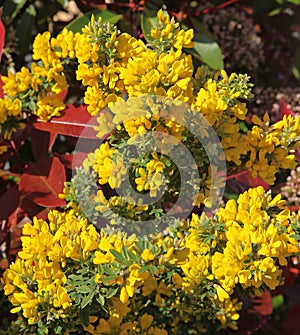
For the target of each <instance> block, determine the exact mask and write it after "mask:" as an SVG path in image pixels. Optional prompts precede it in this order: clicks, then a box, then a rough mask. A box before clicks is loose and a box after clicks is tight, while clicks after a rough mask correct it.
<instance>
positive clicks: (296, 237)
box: [290, 234, 300, 241]
mask: <svg viewBox="0 0 300 335" xmlns="http://www.w3.org/2000/svg"><path fill="white" fill-rule="evenodd" d="M290 237H291V238H294V239H295V240H297V241H300V235H298V234H292V235H290Z"/></svg>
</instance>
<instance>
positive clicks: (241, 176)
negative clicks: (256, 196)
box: [227, 170, 270, 191]
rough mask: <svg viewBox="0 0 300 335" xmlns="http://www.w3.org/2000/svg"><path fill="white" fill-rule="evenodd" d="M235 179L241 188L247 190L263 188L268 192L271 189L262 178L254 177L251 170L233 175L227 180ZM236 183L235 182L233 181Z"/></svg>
mask: <svg viewBox="0 0 300 335" xmlns="http://www.w3.org/2000/svg"><path fill="white" fill-rule="evenodd" d="M230 179H235V181H236V182H237V183H238V184H239V186H244V187H245V189H248V188H249V187H257V186H262V187H263V188H264V189H265V190H266V191H267V190H269V189H270V185H269V184H267V183H266V182H265V181H263V180H262V179H261V178H259V177H256V178H254V177H253V176H252V173H251V172H250V171H249V170H244V171H241V172H238V173H236V174H232V175H230V176H228V177H227V180H230ZM232 183H234V181H232Z"/></svg>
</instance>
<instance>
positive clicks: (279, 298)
mask: <svg viewBox="0 0 300 335" xmlns="http://www.w3.org/2000/svg"><path fill="white" fill-rule="evenodd" d="M283 303H284V296H283V295H282V294H279V295H276V296H275V297H273V298H272V305H273V309H277V308H279V307H280V306H281V305H283Z"/></svg>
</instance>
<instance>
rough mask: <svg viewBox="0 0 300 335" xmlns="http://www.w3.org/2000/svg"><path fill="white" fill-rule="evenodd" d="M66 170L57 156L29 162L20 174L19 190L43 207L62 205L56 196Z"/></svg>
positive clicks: (63, 202) (62, 183)
mask: <svg viewBox="0 0 300 335" xmlns="http://www.w3.org/2000/svg"><path fill="white" fill-rule="evenodd" d="M65 180H66V171H65V168H64V166H63V165H62V163H61V162H60V160H59V159H58V158H57V157H53V158H51V157H49V158H46V159H43V160H41V161H38V162H36V163H29V166H28V168H27V169H26V170H25V173H24V174H23V175H22V177H21V180H20V183H19V190H20V191H21V192H22V193H23V194H25V195H26V196H28V197H29V198H31V199H32V201H33V202H35V203H36V204H38V205H40V206H43V207H57V206H64V205H65V201H64V200H62V199H60V198H59V197H58V194H59V193H62V190H63V187H64V182H65Z"/></svg>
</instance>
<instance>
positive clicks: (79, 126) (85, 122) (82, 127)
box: [34, 105, 98, 139]
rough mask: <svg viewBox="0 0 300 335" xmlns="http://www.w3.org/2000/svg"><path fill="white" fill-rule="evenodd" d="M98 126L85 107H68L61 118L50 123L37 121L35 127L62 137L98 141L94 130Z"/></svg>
mask: <svg viewBox="0 0 300 335" xmlns="http://www.w3.org/2000/svg"><path fill="white" fill-rule="evenodd" d="M97 125H98V123H97V118H96V117H95V116H92V115H91V114H90V113H89V112H88V111H87V108H86V106H85V105H79V106H78V107H75V106H74V105H68V107H67V109H66V110H65V111H64V114H63V115H62V116H61V117H54V118H52V119H51V120H50V121H48V122H43V121H42V120H37V122H36V123H35V124H34V127H35V128H36V129H39V130H44V131H49V132H52V133H53V132H54V133H58V134H62V135H68V136H73V137H82V138H93V139H97V137H96V134H97V133H96V131H95V130H94V126H97Z"/></svg>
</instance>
